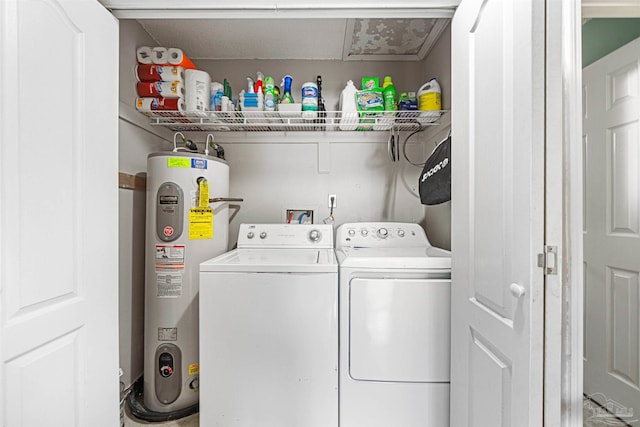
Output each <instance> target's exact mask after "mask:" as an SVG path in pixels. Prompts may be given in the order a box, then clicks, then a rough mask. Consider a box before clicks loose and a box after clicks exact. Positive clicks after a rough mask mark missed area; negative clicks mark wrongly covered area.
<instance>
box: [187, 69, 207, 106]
mask: <svg viewBox="0 0 640 427" xmlns="http://www.w3.org/2000/svg"><path fill="white" fill-rule="evenodd" d="M184 80H185V82H184V89H185V92H186V94H185V99H184V101H185V105H186V107H187V111H208V110H209V98H210V97H211V77H210V76H209V73H207V72H206V71H201V70H185V71H184Z"/></svg>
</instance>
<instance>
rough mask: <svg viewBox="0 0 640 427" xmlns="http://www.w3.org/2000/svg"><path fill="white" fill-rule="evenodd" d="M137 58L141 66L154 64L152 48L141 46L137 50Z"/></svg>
mask: <svg viewBox="0 0 640 427" xmlns="http://www.w3.org/2000/svg"><path fill="white" fill-rule="evenodd" d="M136 58H137V59H138V63H139V64H152V63H153V61H152V60H151V48H150V47H149V46H140V47H139V48H138V49H136Z"/></svg>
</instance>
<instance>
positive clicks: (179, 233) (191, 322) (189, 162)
mask: <svg viewBox="0 0 640 427" xmlns="http://www.w3.org/2000/svg"><path fill="white" fill-rule="evenodd" d="M228 196H229V166H228V164H227V163H226V162H225V161H224V160H220V159H218V158H215V157H210V156H206V155H203V154H196V153H182V152H164V153H153V154H150V155H149V156H148V158H147V225H146V255H145V263H146V275H145V355H144V404H145V406H146V408H147V409H148V410H151V411H156V412H162V413H169V412H173V411H178V410H181V409H184V408H187V407H189V406H192V405H194V404H196V403H198V398H199V359H198V352H199V346H198V315H199V314H198V290H199V285H198V274H199V264H200V263H201V262H202V261H205V260H207V259H209V258H212V257H214V256H216V255H219V254H222V253H223V252H226V251H227V246H228V241H229V232H228V230H229V204H228V203H227V202H217V203H211V204H210V203H209V199H210V198H226V197H228Z"/></svg>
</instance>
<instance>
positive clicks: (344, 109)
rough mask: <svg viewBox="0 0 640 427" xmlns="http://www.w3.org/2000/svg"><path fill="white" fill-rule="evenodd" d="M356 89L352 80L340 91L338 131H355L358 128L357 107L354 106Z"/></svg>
mask: <svg viewBox="0 0 640 427" xmlns="http://www.w3.org/2000/svg"><path fill="white" fill-rule="evenodd" d="M357 91H358V90H357V89H356V87H355V85H354V84H353V81H352V80H349V81H348V82H347V85H346V86H345V87H344V89H342V93H341V94H340V112H341V115H340V125H339V126H338V127H339V128H340V130H356V128H357V127H358V106H357V104H356V92H357Z"/></svg>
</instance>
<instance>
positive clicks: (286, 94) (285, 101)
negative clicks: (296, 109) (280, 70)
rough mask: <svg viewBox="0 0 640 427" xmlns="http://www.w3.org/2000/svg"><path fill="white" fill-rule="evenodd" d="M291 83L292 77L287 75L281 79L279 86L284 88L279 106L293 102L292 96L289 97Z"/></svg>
mask: <svg viewBox="0 0 640 427" xmlns="http://www.w3.org/2000/svg"><path fill="white" fill-rule="evenodd" d="M291 83H293V77H291V76H290V75H289V74H287V75H286V76H284V77H283V78H282V83H281V84H282V85H283V86H284V93H283V94H282V98H281V99H280V103H281V104H293V103H294V102H295V101H294V100H293V96H291Z"/></svg>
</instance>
